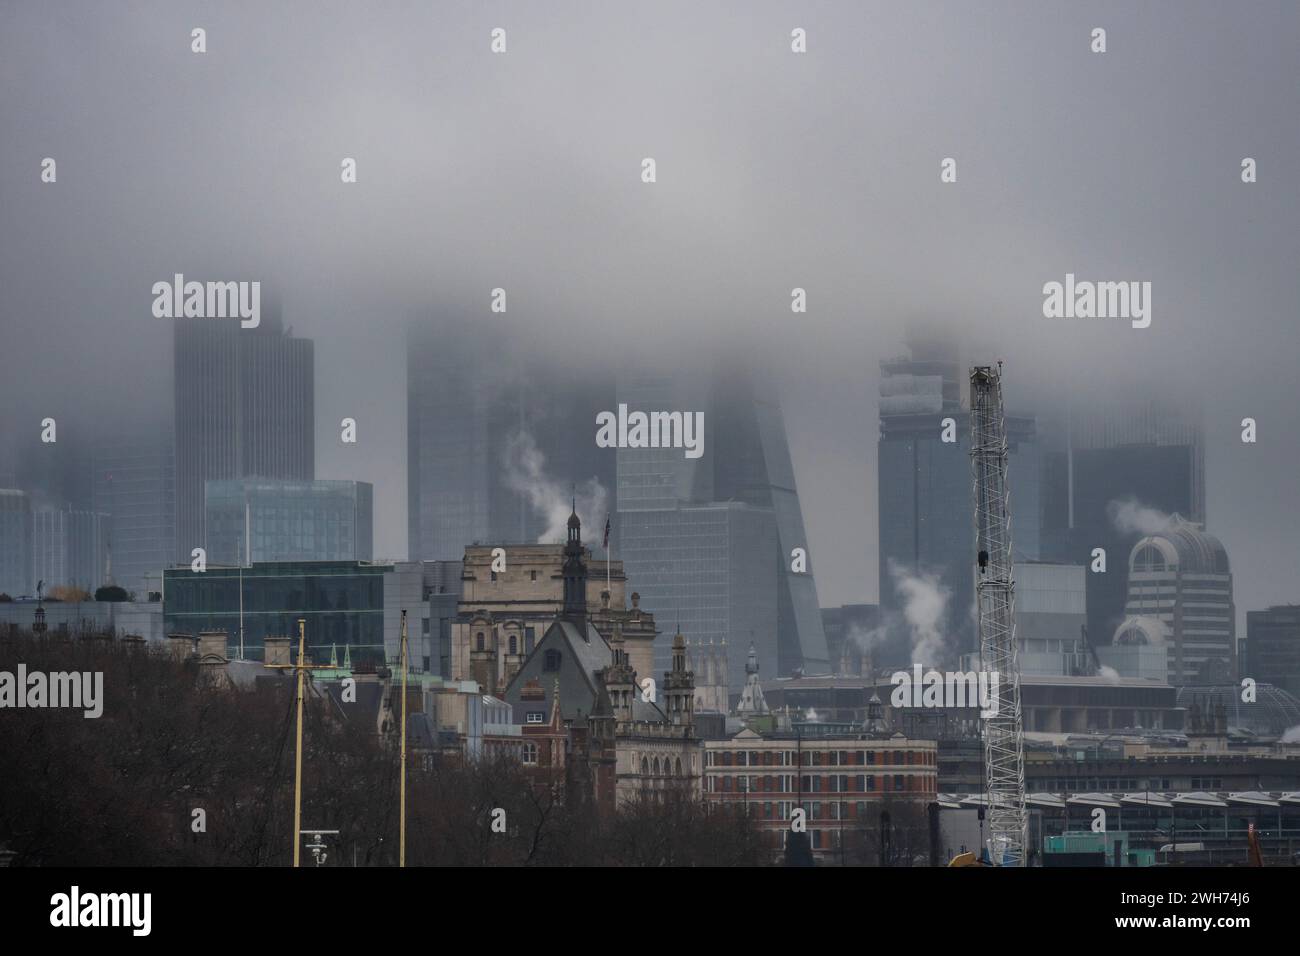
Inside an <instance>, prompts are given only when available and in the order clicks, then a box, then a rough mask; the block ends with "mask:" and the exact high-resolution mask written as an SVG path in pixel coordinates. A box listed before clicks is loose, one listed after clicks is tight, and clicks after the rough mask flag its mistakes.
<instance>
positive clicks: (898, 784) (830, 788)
mask: <svg viewBox="0 0 1300 956" xmlns="http://www.w3.org/2000/svg"><path fill="white" fill-rule="evenodd" d="M707 780H708V783H707V784H706V789H707V790H709V791H710V792H712V793H795V792H797V791H798V790H800V789H802V792H804V793H886V792H899V793H902V792H906V791H918V790H919V791H924V790H926V789H928V788H927V787H926V785H925V784H926V781H925V778H923V777H918V776H912V775H910V774H901V773H896V774H893V775H890V774H882V775H881V776H880V777H879V785H877V777H876V775H875V774H856V775H848V774H832V775H821V774H803V775H802V776H801V777H800V778H797V777H796V776H795V775H794V774H777V775H775V776H762V777H760V776H731V775H729V774H710V775H709V777H708V778H707Z"/></svg>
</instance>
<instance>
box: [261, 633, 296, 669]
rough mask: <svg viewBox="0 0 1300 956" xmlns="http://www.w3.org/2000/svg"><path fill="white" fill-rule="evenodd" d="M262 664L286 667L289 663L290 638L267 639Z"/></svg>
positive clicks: (264, 643)
mask: <svg viewBox="0 0 1300 956" xmlns="http://www.w3.org/2000/svg"><path fill="white" fill-rule="evenodd" d="M262 643H263V645H264V651H263V654H262V663H263V664H266V665H268V666H276V667H284V666H287V665H288V664H289V663H290V661H289V638H287V637H267V638H266V639H265V640H264V641H263V642H262Z"/></svg>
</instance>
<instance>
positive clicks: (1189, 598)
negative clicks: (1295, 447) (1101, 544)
mask: <svg viewBox="0 0 1300 956" xmlns="http://www.w3.org/2000/svg"><path fill="white" fill-rule="evenodd" d="M1124 611H1125V620H1124V622H1123V623H1122V624H1121V625H1120V626H1119V628H1118V629H1117V630H1116V631H1115V635H1114V642H1113V643H1114V644H1115V645H1119V646H1123V645H1154V644H1158V643H1165V644H1167V649H1168V678H1167V679H1168V681H1169V683H1170V684H1173V685H1174V686H1179V687H1181V686H1184V685H1188V684H1194V685H1205V684H1221V683H1226V682H1228V681H1231V680H1232V679H1233V677H1234V671H1235V668H1234V660H1235V648H1236V608H1235V607H1234V605H1233V601H1232V569H1231V566H1230V565H1229V563H1228V552H1227V551H1226V550H1225V549H1224V547H1223V544H1222V543H1221V542H1220V541H1219V539H1218V538H1216V537H1214V535H1211V534H1207V533H1206V532H1205V531H1203V530H1201V529H1200V528H1199V527H1198V526H1196V525H1194V524H1191V523H1189V522H1187V521H1184V520H1183V519H1182V518H1181V517H1179V516H1178V515H1174V516H1173V517H1172V518H1171V519H1170V522H1169V527H1168V528H1167V529H1166V530H1164V531H1161V532H1159V533H1158V534H1152V535H1147V536H1146V537H1145V538H1142V539H1141V540H1139V541H1138V543H1137V544H1135V545H1134V546H1133V551H1132V552H1131V554H1130V555H1129V568H1128V602H1127V604H1126V605H1125V608H1124Z"/></svg>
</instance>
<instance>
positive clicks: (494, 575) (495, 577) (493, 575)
mask: <svg viewBox="0 0 1300 956" xmlns="http://www.w3.org/2000/svg"><path fill="white" fill-rule="evenodd" d="M496 579H497V573H496V572H495V571H493V572H492V580H493V581H495V580H496Z"/></svg>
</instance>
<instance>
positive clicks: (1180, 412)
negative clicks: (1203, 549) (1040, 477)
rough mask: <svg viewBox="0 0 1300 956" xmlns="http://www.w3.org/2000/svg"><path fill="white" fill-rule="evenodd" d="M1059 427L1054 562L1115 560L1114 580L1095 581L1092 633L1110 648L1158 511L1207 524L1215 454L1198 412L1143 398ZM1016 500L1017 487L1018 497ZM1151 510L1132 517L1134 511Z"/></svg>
mask: <svg viewBox="0 0 1300 956" xmlns="http://www.w3.org/2000/svg"><path fill="white" fill-rule="evenodd" d="M1062 419H1063V420H1062V421H1061V422H1060V423H1059V424H1058V425H1056V426H1055V427H1053V428H1052V429H1050V436H1051V444H1052V447H1051V448H1050V450H1048V451H1047V453H1046V454H1045V456H1044V491H1043V538H1044V547H1045V552H1046V553H1045V556H1046V557H1049V558H1051V559H1052V560H1057V561H1064V562H1068V563H1071V564H1088V565H1091V563H1092V561H1093V551H1094V550H1095V549H1097V548H1102V549H1104V550H1105V552H1106V556H1107V564H1108V567H1107V570H1106V572H1105V573H1091V572H1090V573H1089V575H1088V579H1087V580H1088V633H1089V636H1090V638H1091V640H1092V642H1093V643H1094V644H1095V645H1104V644H1105V643H1106V642H1107V641H1109V640H1110V639H1111V636H1112V635H1113V634H1114V633H1115V629H1116V628H1117V627H1118V626H1119V624H1120V622H1121V621H1122V620H1123V618H1124V602H1125V600H1126V597H1127V592H1126V587H1127V585H1126V581H1125V573H1124V560H1125V559H1126V558H1127V556H1128V554H1129V553H1130V551H1131V550H1132V548H1133V545H1134V543H1135V542H1136V541H1137V540H1138V538H1140V537H1141V536H1142V535H1143V534H1148V533H1150V532H1151V531H1153V530H1157V528H1155V527H1151V526H1147V527H1143V523H1144V520H1145V521H1147V522H1149V521H1150V520H1151V519H1152V517H1153V516H1152V514H1151V512H1159V513H1161V514H1162V515H1172V514H1175V513H1177V514H1179V515H1182V516H1183V518H1185V519H1186V520H1188V521H1191V522H1193V523H1195V524H1201V525H1204V523H1205V448H1204V441H1203V437H1202V428H1201V425H1200V415H1199V412H1198V411H1196V410H1195V409H1193V410H1191V411H1189V410H1188V409H1187V407H1186V406H1183V405H1176V404H1174V403H1159V402H1156V401H1154V400H1151V399H1146V398H1142V397H1141V396H1140V395H1136V394H1123V393H1121V394H1120V395H1118V396H1098V395H1090V396H1089V397H1088V400H1087V404H1086V405H1085V406H1082V407H1076V408H1073V409H1071V410H1070V411H1068V412H1067V413H1065V414H1064V415H1063V416H1062ZM1012 491H1013V494H1014V487H1013V489H1012ZM1126 504H1127V505H1130V506H1132V507H1133V508H1136V507H1140V508H1141V509H1149V510H1143V511H1141V512H1137V513H1136V517H1134V516H1132V515H1131V514H1130V509H1126V508H1125V507H1124V506H1125V505H1126Z"/></svg>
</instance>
